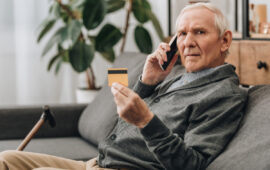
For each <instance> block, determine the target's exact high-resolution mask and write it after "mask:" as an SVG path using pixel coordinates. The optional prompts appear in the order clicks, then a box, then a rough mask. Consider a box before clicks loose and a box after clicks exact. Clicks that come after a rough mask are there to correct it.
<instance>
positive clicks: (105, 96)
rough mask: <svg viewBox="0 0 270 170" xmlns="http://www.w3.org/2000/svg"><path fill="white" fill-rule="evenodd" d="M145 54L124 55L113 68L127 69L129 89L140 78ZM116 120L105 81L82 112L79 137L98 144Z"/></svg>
mask: <svg viewBox="0 0 270 170" xmlns="http://www.w3.org/2000/svg"><path fill="white" fill-rule="evenodd" d="M145 59H146V54H140V53H124V54H123V55H121V56H119V57H118V58H117V59H116V61H115V63H114V66H113V67H125V68H128V79H129V88H132V87H133V86H134V84H135V82H136V81H137V80H138V77H139V76H140V74H141V72H142V69H143V65H144V62H145ZM117 118H118V115H117V112H116V106H115V103H114V100H113V96H112V94H111V90H110V88H109V87H108V81H107V80H106V81H105V83H104V85H103V88H102V89H101V91H100V92H99V93H98V95H97V97H96V98H95V100H94V101H93V102H92V103H90V104H89V105H88V106H87V108H86V109H85V110H84V111H83V113H82V115H81V117H80V119H79V132H80V134H81V136H82V137H83V138H84V139H86V140H88V141H90V142H91V143H94V144H96V145H97V144H98V142H99V141H101V140H103V139H104V138H105V137H106V136H107V135H108V134H109V133H110V132H111V130H112V129H113V127H114V125H115V123H116V120H117Z"/></svg>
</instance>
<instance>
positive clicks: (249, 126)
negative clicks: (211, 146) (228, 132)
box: [207, 85, 270, 170]
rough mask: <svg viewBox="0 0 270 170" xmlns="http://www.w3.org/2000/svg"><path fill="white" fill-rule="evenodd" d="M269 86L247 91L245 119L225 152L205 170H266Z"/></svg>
mask: <svg viewBox="0 0 270 170" xmlns="http://www.w3.org/2000/svg"><path fill="white" fill-rule="evenodd" d="M269 104H270V85H262V86H255V87H253V88H251V89H250V90H249V98H248V103H247V107H246V109H245V118H244V120H243V121H242V124H241V125H240V128H239V130H238V132H237V133H236V135H235V137H234V138H233V140H232V141H231V142H230V144H229V145H228V147H227V148H226V149H225V151H224V152H223V153H222V154H221V155H220V156H219V157H218V158H217V159H216V160H215V161H213V162H212V164H210V166H209V167H208V168H207V169H208V170H217V169H218V170H228V169H230V170H238V169H256V170H266V169H270V135H269V134H270V133H269V127H270V126H269V122H270V109H269Z"/></svg>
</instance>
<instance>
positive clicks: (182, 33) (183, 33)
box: [179, 32, 187, 36]
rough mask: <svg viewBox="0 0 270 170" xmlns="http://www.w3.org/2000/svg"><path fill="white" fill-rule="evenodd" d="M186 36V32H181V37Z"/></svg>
mask: <svg viewBox="0 0 270 170" xmlns="http://www.w3.org/2000/svg"><path fill="white" fill-rule="evenodd" d="M185 35H187V33H186V32H180V33H179V36H185Z"/></svg>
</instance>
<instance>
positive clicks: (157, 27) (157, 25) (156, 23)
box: [148, 11, 165, 41]
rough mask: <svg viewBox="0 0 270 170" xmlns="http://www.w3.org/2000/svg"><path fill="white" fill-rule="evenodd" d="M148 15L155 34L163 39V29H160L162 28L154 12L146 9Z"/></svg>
mask: <svg viewBox="0 0 270 170" xmlns="http://www.w3.org/2000/svg"><path fill="white" fill-rule="evenodd" d="M148 16H149V18H150V20H151V21H152V23H153V26H154V28H155V30H156V32H157V34H158V37H159V39H160V40H161V41H164V38H165V37H164V33H163V31H162V28H161V26H160V23H159V21H158V19H157V17H156V16H155V14H154V13H153V12H152V11H148Z"/></svg>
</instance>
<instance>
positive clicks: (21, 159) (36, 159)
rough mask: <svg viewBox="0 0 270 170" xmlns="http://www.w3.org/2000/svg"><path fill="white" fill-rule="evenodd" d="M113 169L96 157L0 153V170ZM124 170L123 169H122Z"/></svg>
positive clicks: (16, 152) (21, 152)
mask: <svg viewBox="0 0 270 170" xmlns="http://www.w3.org/2000/svg"><path fill="white" fill-rule="evenodd" d="M33 169H35V170H113V169H108V168H100V167H99V166H98V165H97V160H96V158H94V159H91V160H89V161H87V162H83V161H75V160H71V159H65V158H61V157H56V156H52V155H46V154H39V153H32V152H24V151H4V152H1V153H0V170H33ZM121 170H122V169H121ZM123 170H124V169H123Z"/></svg>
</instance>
